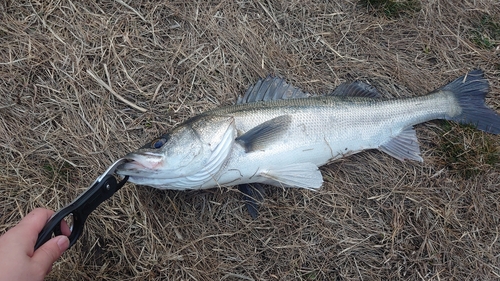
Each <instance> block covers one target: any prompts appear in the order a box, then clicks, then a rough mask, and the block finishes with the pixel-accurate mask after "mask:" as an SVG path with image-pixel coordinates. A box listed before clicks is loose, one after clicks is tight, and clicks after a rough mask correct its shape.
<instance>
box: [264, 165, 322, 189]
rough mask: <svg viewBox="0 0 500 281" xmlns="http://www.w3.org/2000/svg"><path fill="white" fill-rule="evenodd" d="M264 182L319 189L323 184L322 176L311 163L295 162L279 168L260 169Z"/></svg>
mask: <svg viewBox="0 0 500 281" xmlns="http://www.w3.org/2000/svg"><path fill="white" fill-rule="evenodd" d="M260 175H261V176H262V177H264V178H266V181H265V183H267V184H272V185H275V186H284V187H299V188H306V189H319V188H320V187H321V185H322V184H323V176H322V175H321V172H320V171H319V169H318V167H317V166H316V165H314V164H313V163H297V164H291V165H287V166H284V167H281V168H275V169H269V170H266V171H262V172H261V174H260Z"/></svg>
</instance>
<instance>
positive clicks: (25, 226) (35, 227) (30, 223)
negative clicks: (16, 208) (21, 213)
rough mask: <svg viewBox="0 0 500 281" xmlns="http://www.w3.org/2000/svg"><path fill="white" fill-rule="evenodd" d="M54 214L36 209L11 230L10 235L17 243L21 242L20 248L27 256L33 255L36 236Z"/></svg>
mask: <svg viewBox="0 0 500 281" xmlns="http://www.w3.org/2000/svg"><path fill="white" fill-rule="evenodd" d="M53 213H54V212H53V211H51V210H47V209H42V208H37V209H34V210H33V211H31V212H30V213H29V214H27V215H26V216H25V217H24V218H23V219H22V220H21V222H19V224H18V225H16V226H15V227H13V228H12V230H11V232H12V235H13V236H15V237H17V239H18V240H19V241H23V242H24V243H22V246H23V247H24V249H23V250H24V251H26V253H27V254H28V255H30V256H31V255H32V254H33V250H34V249H33V247H34V246H35V243H36V240H37V238H38V234H39V233H40V231H41V230H42V228H43V227H44V226H45V224H46V223H47V221H48V220H49V218H50V216H52V214H53Z"/></svg>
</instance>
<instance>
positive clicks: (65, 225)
mask: <svg viewBox="0 0 500 281" xmlns="http://www.w3.org/2000/svg"><path fill="white" fill-rule="evenodd" d="M61 233H62V234H64V235H66V236H70V235H71V229H70V228H69V225H68V223H67V222H66V221H65V220H61Z"/></svg>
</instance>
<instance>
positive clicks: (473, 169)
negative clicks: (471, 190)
mask: <svg viewBox="0 0 500 281" xmlns="http://www.w3.org/2000/svg"><path fill="white" fill-rule="evenodd" d="M443 124H444V125H443V126H442V129H443V133H442V138H443V140H442V143H441V145H440V147H439V153H440V154H441V158H442V159H443V162H444V164H445V165H446V166H447V167H448V168H449V169H450V170H452V171H454V172H456V173H457V174H458V175H460V176H462V177H463V178H465V179H469V178H471V177H474V176H476V175H479V174H482V173H484V172H487V171H488V170H489V169H490V168H491V167H492V166H495V165H497V164H499V163H500V151H499V149H498V145H497V144H496V141H495V140H494V138H493V137H492V136H490V135H488V134H486V133H483V132H479V131H478V130H477V129H476V128H475V127H474V126H468V125H459V126H456V125H454V124H453V125H452V124H451V123H450V122H447V121H443Z"/></svg>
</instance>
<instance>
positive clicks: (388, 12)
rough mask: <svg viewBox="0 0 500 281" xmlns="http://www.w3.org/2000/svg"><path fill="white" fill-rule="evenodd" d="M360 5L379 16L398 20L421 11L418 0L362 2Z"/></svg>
mask: <svg viewBox="0 0 500 281" xmlns="http://www.w3.org/2000/svg"><path fill="white" fill-rule="evenodd" d="M359 3H361V4H362V5H364V6H366V7H367V8H369V9H371V10H372V11H375V13H376V14H378V15H384V16H386V17H388V18H398V17H401V16H403V15H410V14H413V13H416V12H418V11H420V8H421V7H420V1H418V0H405V1H397V0H360V1H359Z"/></svg>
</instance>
